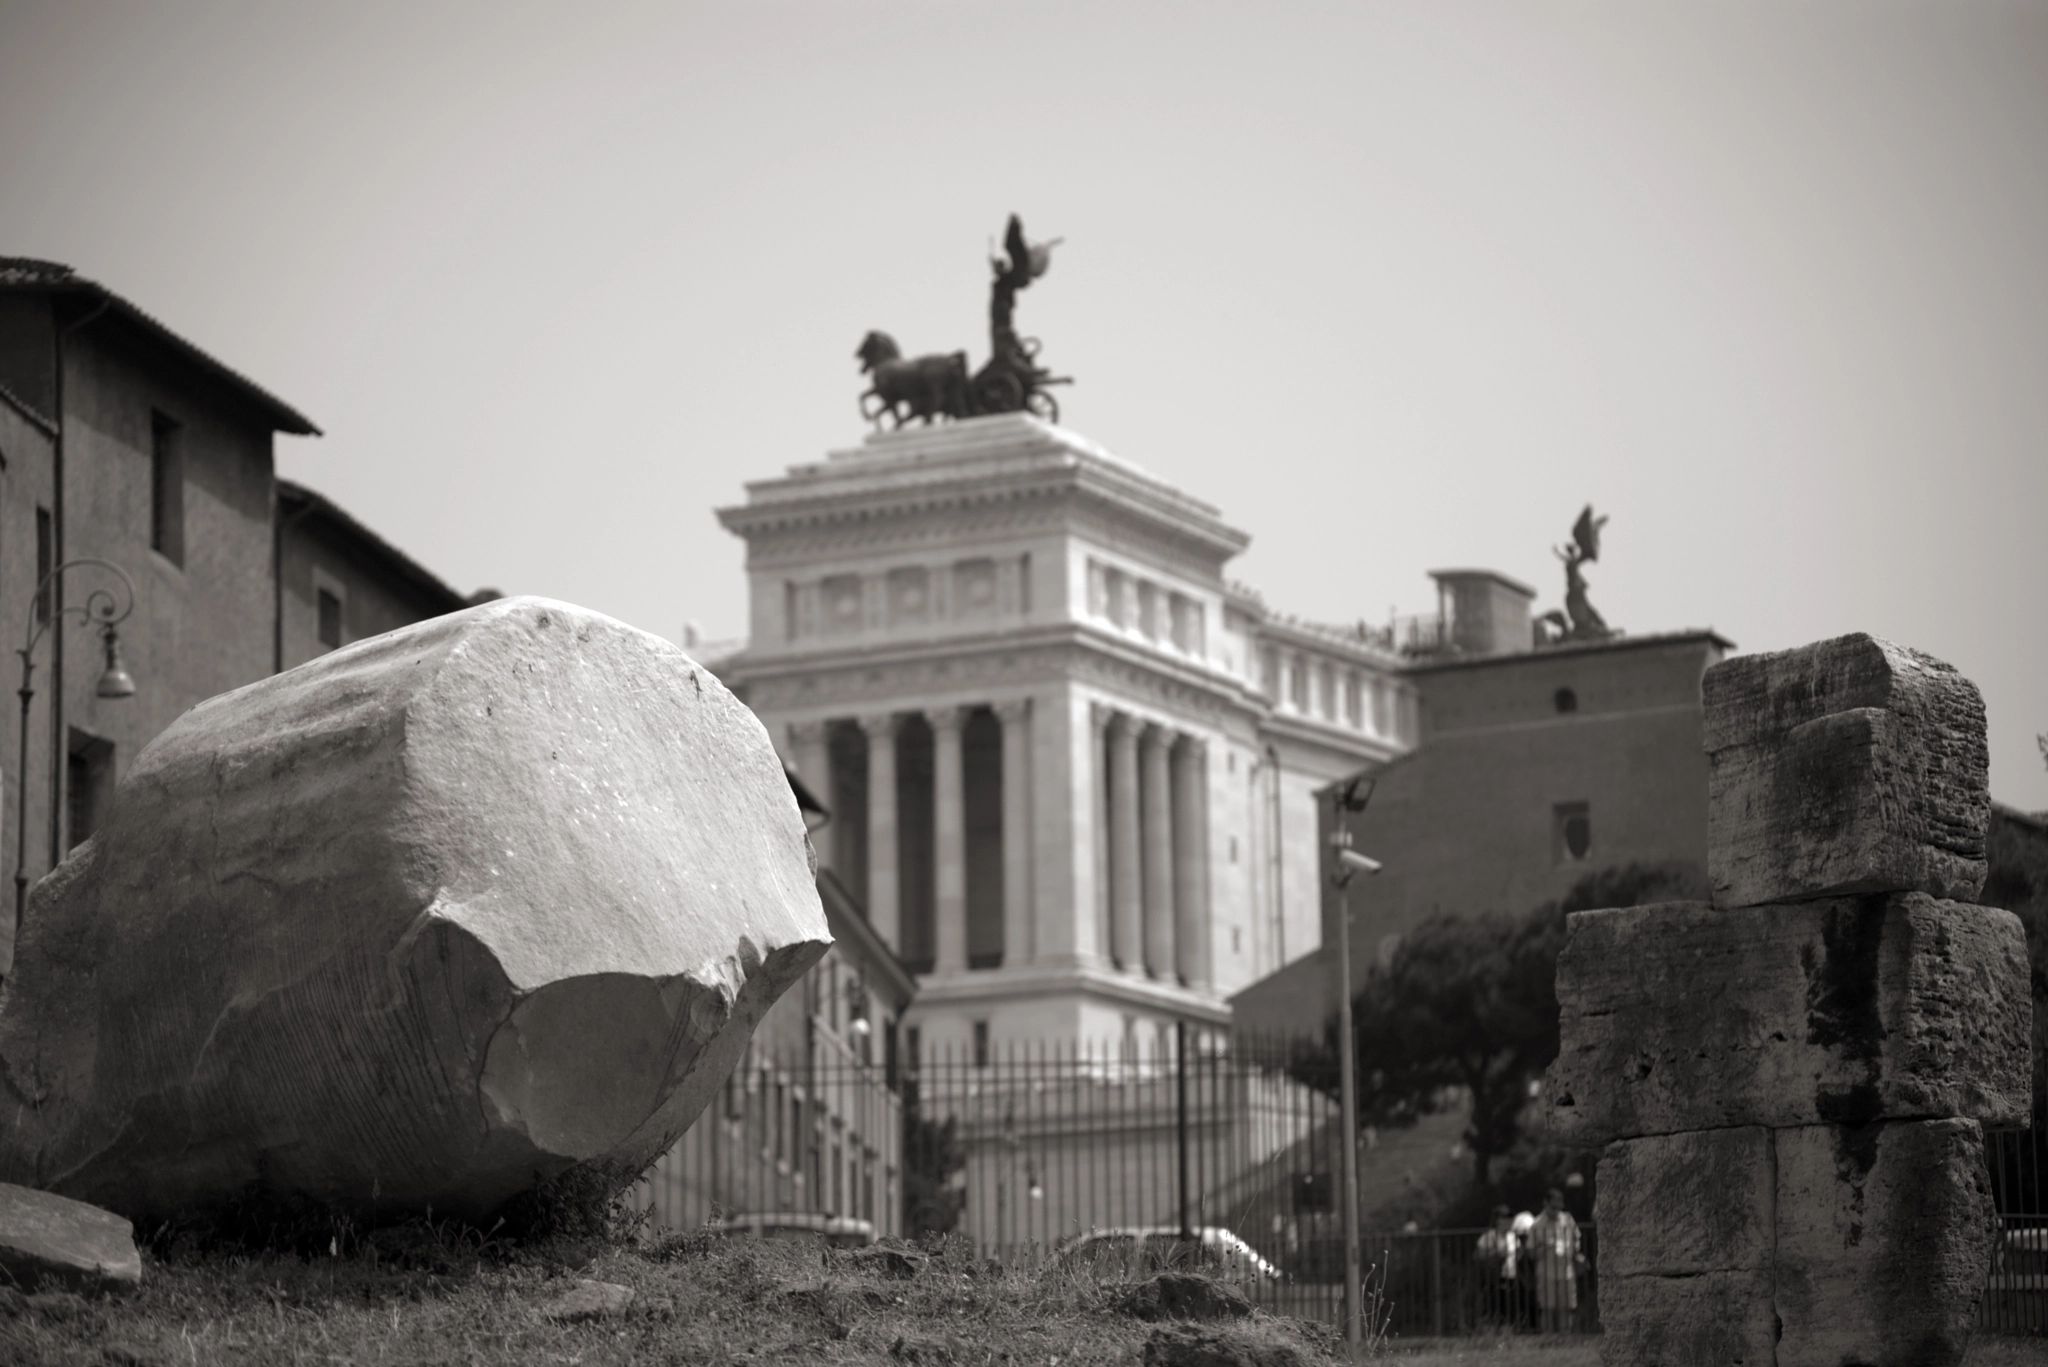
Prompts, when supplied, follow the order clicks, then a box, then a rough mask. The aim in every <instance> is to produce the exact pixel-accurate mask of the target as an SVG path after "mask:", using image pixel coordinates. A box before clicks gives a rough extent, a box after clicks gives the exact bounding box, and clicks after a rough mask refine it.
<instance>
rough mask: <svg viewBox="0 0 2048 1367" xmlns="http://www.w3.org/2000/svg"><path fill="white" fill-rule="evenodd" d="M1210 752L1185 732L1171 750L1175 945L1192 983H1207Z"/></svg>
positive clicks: (1178, 960) (1184, 975) (1184, 976)
mask: <svg viewBox="0 0 2048 1367" xmlns="http://www.w3.org/2000/svg"><path fill="white" fill-rule="evenodd" d="M1208 796H1209V751H1208V747H1207V746H1206V745H1205V744H1203V742H1202V740H1201V738H1200V737H1197V736H1182V737H1181V740H1180V744H1178V745H1176V746H1175V747H1174V750H1173V909H1174V917H1175V919H1174V928H1173V945H1174V950H1175V952H1176V954H1175V968H1176V969H1177V970H1178V972H1179V973H1180V980H1181V981H1182V982H1183V983H1185V984H1186V985H1187V986H1189V987H1196V988H1206V987H1207V986H1208V985H1209V955H1210V953H1211V949H1212V946H1211V940H1212V934H1211V930H1210V926H1209V803H1208Z"/></svg>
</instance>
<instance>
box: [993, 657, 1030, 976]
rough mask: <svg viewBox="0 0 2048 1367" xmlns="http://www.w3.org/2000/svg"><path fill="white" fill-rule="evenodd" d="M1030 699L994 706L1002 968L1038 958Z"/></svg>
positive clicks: (1013, 966) (1016, 699) (1018, 699)
mask: <svg viewBox="0 0 2048 1367" xmlns="http://www.w3.org/2000/svg"><path fill="white" fill-rule="evenodd" d="M1030 719H1031V700H1030V699H1028V698H1015V699H1012V700H1011V701H1009V702H1001V703H997V704H996V720H997V721H999V722H1001V723H1002V724H1003V966H1004V967H1005V968H1015V967H1016V966H1017V965H1019V964H1023V963H1028V962H1030V960H1032V959H1033V958H1035V957H1037V953H1038V927H1037V924H1036V923H1035V921H1034V920H1033V918H1032V914H1031V912H1032V901H1031V737H1030V733H1029V732H1028V731H1026V730H1025V728H1026V727H1027V726H1029V725H1030Z"/></svg>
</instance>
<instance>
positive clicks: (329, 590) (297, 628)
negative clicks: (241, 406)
mask: <svg viewBox="0 0 2048 1367" xmlns="http://www.w3.org/2000/svg"><path fill="white" fill-rule="evenodd" d="M276 529H277V574H276V579H275V593H276V607H275V617H276V638H277V658H276V661H275V667H276V668H277V669H279V670H286V669H290V668H292V667H293V666H294V665H301V664H304V663H305V662H306V661H308V660H311V659H314V658H315V657H317V656H320V655H324V654H326V653H327V652H328V651H330V650H334V649H337V648H338V647H340V646H343V645H346V644H348V643H349V642H350V641H360V640H362V639H363V638H365V637H368V636H381V635H383V634H384V633H385V632H387V631H396V630H397V629H398V628H400V627H402V626H410V625H411V624H412V623H414V622H423V621H425V620H427V619H428V618H429V617H439V616H441V615H442V614H443V613H449V612H459V611H461V610H462V609H463V608H465V607H469V606H471V605H473V604H476V603H482V602H487V601H488V600H490V599H492V598H495V597H496V596H497V595H496V593H494V592H493V591H491V590H489V589H485V590H483V591H481V592H479V593H475V594H471V595H468V596H467V597H465V596H464V595H462V594H460V593H458V592H456V591H455V590H454V589H453V588H451V587H449V586H448V584H446V583H445V582H443V581H442V580H441V579H440V578H438V577H437V576H436V575H435V574H434V573H433V572H432V571H430V570H428V569H427V568H426V567H425V566H423V565H421V564H420V563H419V562H418V561H416V560H414V559H413V558H412V557H411V556H409V555H407V554H406V553H405V552H403V551H401V550H399V549H398V548H397V547H396V546H393V545H392V544H391V543H390V542H388V541H386V540H385V539H384V538H383V537H381V536H379V535H377V533H375V532H374V531H371V530H370V529H369V528H368V527H366V526H364V525H363V524H362V523H361V522H358V521H357V520H356V519H355V518H353V517H351V516H350V515H349V514H348V512H347V511H346V510H344V509H342V508H340V507H339V506H337V505H336V504H335V503H334V501H333V500H332V499H329V498H328V497H326V496H325V495H324V494H321V493H318V492H316V491H314V490H312V489H308V488H307V487H306V486H305V485H303V484H297V483H294V482H293V481H291V480H288V479H280V480H278V481H277V516H276Z"/></svg>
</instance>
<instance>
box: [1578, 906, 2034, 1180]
mask: <svg viewBox="0 0 2048 1367" xmlns="http://www.w3.org/2000/svg"><path fill="white" fill-rule="evenodd" d="M2027 971H2028V970H2027V954H2026V934H2025V931H2024V930H2023V928H2022V927H2021V925H2020V922H2019V920H2018V918H2017V917H2015V916H2013V915H2012V914H2011V913H2010V912H2006V911H2001V910H1998V909H1996V908H1991V907H1977V906H1969V905H1965V904H1961V903H1956V902H1944V901H1939V900H1936V899H1934V898H1931V897H1928V896H1926V895H1925V894H1922V893H1901V894H1893V895H1888V896H1869V897H1845V898H1832V899H1825V900H1821V901H1815V902H1799V903H1792V904H1788V905H1780V906H1762V907H1742V908H1719V907H1712V906H1708V905H1706V904H1705V903H1699V902H1674V903H1664V904H1661V905H1657V906H1648V907H1625V908H1617V909H1612V910H1605V911H1586V912H1578V913H1576V914H1574V915H1573V916H1572V917H1571V918H1570V920H1569V922H1568V929H1567V933H1566V941H1565V948H1564V950H1563V952H1562V953H1561V954H1560V955H1559V957H1558V966H1557V996H1558V1001H1559V1003H1560V1006H1561V1010H1560V1019H1559V1049H1558V1056H1557V1060H1556V1062H1555V1063H1553V1064H1552V1065H1551V1068H1550V1073H1549V1079H1548V1081H1547V1082H1546V1084H1545V1087H1544V1099H1545V1118H1546V1121H1547V1123H1548V1126H1549V1129H1550V1133H1551V1134H1552V1135H1553V1137H1555V1138H1557V1139H1559V1140H1562V1141H1564V1142H1568V1143H1574V1144H1602V1143H1606V1142H1608V1141H1610V1140H1615V1139H1625V1138H1631V1137H1634V1136H1638V1135H1647V1134H1673V1133H1679V1132H1683V1131H1688V1130H1706V1129H1717V1128H1722V1127H1726V1126H1737V1125H1767V1126H1793V1125H1814V1124H1822V1123H1853V1124H1860V1123H1865V1122H1868V1121H1871V1120H1877V1119H1904V1118H1911V1117H1930V1116H1970V1117H1975V1118H1978V1119H1982V1120H1984V1121H1987V1122H1992V1123H2024V1121H2025V1117H2026V1116H2027V1114H2028V1109H2029V1100H2030V1055H2029V1052H2028V1050H2029V1032H2030V1029H2031V1024H2032V1022H2031V998H2030V997H2029V994H2028V988H2027V981H2028V979H2027Z"/></svg>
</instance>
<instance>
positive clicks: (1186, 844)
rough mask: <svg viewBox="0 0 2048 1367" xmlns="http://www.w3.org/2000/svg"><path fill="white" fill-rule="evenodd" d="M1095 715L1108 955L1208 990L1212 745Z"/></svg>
mask: <svg viewBox="0 0 2048 1367" xmlns="http://www.w3.org/2000/svg"><path fill="white" fill-rule="evenodd" d="M1092 717H1093V721H1094V726H1095V744H1094V746H1093V750H1094V753H1095V754H1096V755H1097V756H1099V757H1101V758H1100V762H1101V765H1102V768H1103V773H1102V774H1101V775H1100V780H1099V781H1098V783H1097V785H1096V791H1097V792H1098V793H1101V794H1102V795H1103V812H1102V820H1100V821H1099V822H1098V823H1097V829H1098V838H1097V840H1096V853H1095V859H1096V864H1095V872H1096V885H1097V886H1098V887H1099V888H1100V889H1102V895H1101V896H1100V897H1099V898H1098V907H1099V909H1100V911H1101V912H1102V916H1101V918H1100V919H1101V921H1102V924H1103V925H1104V926H1105V927H1106V929H1107V931H1108V934H1107V937H1106V940H1107V942H1106V943H1105V944H1103V945H1102V946H1101V949H1102V951H1103V952H1104V953H1106V954H1107V955H1108V957H1109V959H1110V961H1111V962H1112V963H1114V964H1115V965H1116V966H1117V967H1118V968H1119V969H1121V970H1122V971H1124V972H1126V973H1143V974H1145V975H1146V976H1148V977H1151V978H1157V979H1163V980H1166V981H1169V982H1174V981H1177V982H1180V983H1182V984H1185V985H1186V986H1188V987H1206V986H1208V984H1209V982H1210V981H1211V971H1210V962H1209V954H1210V945H1209V935H1208V927H1209V880H1208V863H1209V844H1208V834H1209V820H1208V788H1209V785H1208V746H1207V744H1206V743H1205V742H1204V741H1203V739H1202V738H1201V737H1200V736H1196V735H1192V734H1189V733H1187V732H1182V731H1176V730H1174V729H1172V728H1170V727H1168V726H1165V725H1163V724H1161V723H1158V722H1148V721H1145V720H1143V719H1141V718H1138V717H1135V716H1132V715H1131V714H1130V713H1127V712H1122V711H1119V710H1117V709H1115V708H1112V707H1107V706H1104V705H1102V704H1097V705H1096V706H1095V707H1094V709H1093V711H1092Z"/></svg>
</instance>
